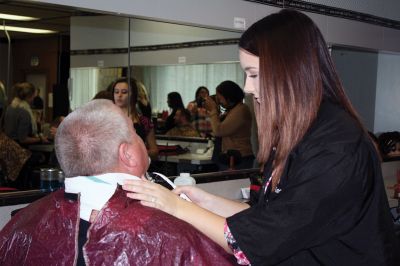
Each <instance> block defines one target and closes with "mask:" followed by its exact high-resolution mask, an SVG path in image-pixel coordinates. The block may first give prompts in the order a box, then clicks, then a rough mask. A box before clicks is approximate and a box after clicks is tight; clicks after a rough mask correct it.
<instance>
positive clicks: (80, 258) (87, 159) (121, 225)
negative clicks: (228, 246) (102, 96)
mask: <svg viewBox="0 0 400 266" xmlns="http://www.w3.org/2000/svg"><path fill="white" fill-rule="evenodd" d="M55 149H56V153H57V157H58V160H59V163H60V165H61V168H62V170H63V171H64V173H65V176H66V177H67V178H66V180H65V192H64V190H58V191H56V192H54V193H52V194H50V195H48V196H46V197H44V198H42V199H40V200H38V201H36V202H34V203H32V204H30V205H29V206H28V207H26V208H24V209H22V210H21V211H19V212H18V213H17V214H16V215H15V216H14V217H13V218H12V220H11V221H10V222H9V223H8V224H7V225H6V226H5V227H4V228H3V230H2V231H1V233H0V265H26V264H29V265H45V264H49V265H55V264H60V265H61V264H62V265H76V264H78V265H84V264H86V265H116V264H118V265H229V264H231V257H230V256H229V255H227V253H225V251H223V250H222V249H221V248H220V247H219V246H218V245H216V244H215V243H214V242H212V241H211V240H210V239H209V238H207V237H206V236H204V235H203V234H202V233H200V232H199V231H197V230H196V229H195V228H194V227H192V226H191V225H190V224H188V223H185V222H183V221H181V220H178V219H176V218H174V217H173V216H170V215H168V214H166V213H164V212H161V211H158V210H156V209H154V208H148V207H145V206H143V205H141V204H140V203H139V202H138V201H135V200H131V199H129V198H127V197H126V194H125V193H126V192H124V191H123V190H122V189H120V187H119V186H118V184H121V181H122V180H125V179H137V178H139V177H141V178H143V176H144V175H145V172H146V170H147V167H148V164H149V161H148V156H147V152H146V148H145V146H144V144H143V142H142V141H141V139H140V138H139V137H138V135H136V133H135V131H134V129H133V127H132V121H131V120H130V119H129V118H128V117H127V116H125V115H124V114H123V112H122V111H121V109H120V108H118V107H117V106H116V105H114V104H113V103H112V102H111V101H109V100H93V101H91V102H89V103H87V104H86V105H84V106H83V107H81V108H79V109H77V110H76V111H74V112H72V113H71V114H69V115H68V116H67V117H66V118H65V119H64V121H63V122H62V123H61V125H60V127H59V128H58V130H57V134H56V139H55ZM182 200H183V199H182Z"/></svg>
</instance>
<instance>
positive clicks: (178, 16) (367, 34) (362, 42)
mask: <svg viewBox="0 0 400 266" xmlns="http://www.w3.org/2000/svg"><path fill="white" fill-rule="evenodd" d="M33 2H42V3H51V4H59V5H67V6H73V7H79V8H86V9H90V10H95V11H101V12H108V13H110V14H117V15H127V16H136V17H142V18H151V19H156V20H161V21H169V22H179V23H183V24H188V25H200V26H205V27H211V28H220V29H233V28H234V27H233V20H234V17H242V18H244V19H245V20H246V26H249V25H251V24H252V23H254V22H255V21H257V20H258V19H260V18H262V17H264V16H266V15H268V14H270V13H273V12H276V11H277V10H279V9H278V8H275V7H271V6H267V5H262V4H257V3H253V2H247V1H242V0H202V1H198V0H168V1H166V0H114V1H108V0H97V1H91V0H34V1H33ZM353 2H354V1H353ZM384 3H385V6H386V7H385V8H386V10H389V9H390V7H393V8H394V9H395V10H398V5H396V4H395V2H391V1H389V0H386V2H384ZM394 13H395V12H394ZM309 15H310V17H311V18H313V19H314V21H315V22H316V24H317V25H318V26H319V27H320V29H321V31H322V32H323V34H324V36H325V38H326V40H327V41H328V42H330V43H336V44H343V45H351V46H358V47H365V48H370V49H376V50H386V51H397V52H400V30H395V29H390V28H385V27H380V26H376V25H371V24H367V23H362V22H358V21H354V20H348V19H342V18H336V17H328V16H323V15H318V14H313V13H310V14H309Z"/></svg>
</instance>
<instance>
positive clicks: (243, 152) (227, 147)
mask: <svg viewBox="0 0 400 266" xmlns="http://www.w3.org/2000/svg"><path fill="white" fill-rule="evenodd" d="M216 91H217V94H216V96H217V99H218V103H219V104H220V105H221V106H222V107H223V108H224V109H225V113H223V114H222V115H221V116H219V112H218V105H217V104H216V102H215V101H214V100H213V99H212V98H211V97H207V98H206V101H205V105H204V106H205V108H206V109H207V112H208V115H209V117H210V120H211V128H212V134H213V135H214V136H215V137H221V141H222V143H221V144H222V145H221V151H220V152H221V154H220V155H219V156H217V158H219V159H218V162H217V163H218V166H219V170H226V169H228V168H229V167H230V166H234V169H249V168H252V167H253V163H254V155H253V150H252V146H251V140H250V138H251V122H252V121H251V120H252V119H251V113H250V109H249V107H248V106H247V105H246V104H244V103H243V99H244V93H243V91H242V89H241V88H240V87H239V85H237V84H236V83H235V82H233V81H230V80H226V81H223V82H222V83H221V84H219V85H218V86H217V88H216ZM234 154H237V155H236V156H234V157H235V158H234V165H229V164H230V160H229V157H230V156H233V155H234ZM222 161H224V162H222Z"/></svg>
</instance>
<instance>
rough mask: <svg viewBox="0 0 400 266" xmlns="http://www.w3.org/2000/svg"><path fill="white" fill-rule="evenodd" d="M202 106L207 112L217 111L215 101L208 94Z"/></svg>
mask: <svg viewBox="0 0 400 266" xmlns="http://www.w3.org/2000/svg"><path fill="white" fill-rule="evenodd" d="M204 108H206V110H207V111H208V112H209V113H217V112H218V106H217V103H216V102H215V101H214V100H213V98H211V97H210V96H207V98H205V101H204Z"/></svg>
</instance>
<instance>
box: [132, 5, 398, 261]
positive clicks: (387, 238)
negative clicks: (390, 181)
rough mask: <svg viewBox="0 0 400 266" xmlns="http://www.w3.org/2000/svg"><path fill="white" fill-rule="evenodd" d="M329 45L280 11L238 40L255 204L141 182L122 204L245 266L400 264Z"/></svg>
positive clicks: (366, 145) (307, 22) (308, 25)
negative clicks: (130, 203) (248, 102)
mask: <svg viewBox="0 0 400 266" xmlns="http://www.w3.org/2000/svg"><path fill="white" fill-rule="evenodd" d="M327 47H328V46H327V44H326V42H325V41H324V38H323V36H322V34H321V32H320V30H319V29H318V27H317V26H316V25H315V24H314V22H313V21H312V20H311V19H310V18H309V17H308V16H306V15H305V14H303V13H300V12H298V11H294V10H288V9H283V10H281V11H280V12H278V13H274V14H271V15H268V16H267V17H265V18H263V19H261V20H259V21H258V22H256V23H255V24H253V25H252V26H251V27H250V28H249V29H247V30H246V31H245V32H244V34H243V35H242V37H241V38H240V41H239V48H240V49H239V57H240V63H241V65H242V68H243V70H244V71H245V73H246V82H245V88H244V89H245V92H247V93H249V94H251V95H252V96H253V104H254V110H255V115H256V121H257V126H258V139H259V153H258V161H259V162H260V163H262V164H263V165H264V167H263V168H264V169H263V171H262V178H263V182H262V187H261V188H260V189H259V192H258V193H259V194H258V201H256V202H255V203H254V204H253V205H251V206H250V205H249V204H246V203H241V202H235V201H230V200H227V199H223V198H221V197H218V196H215V195H212V194H210V193H206V192H204V191H202V190H200V189H199V188H196V187H193V186H192V187H188V186H186V187H178V188H177V189H175V190H174V191H173V192H175V193H173V192H171V191H169V190H167V189H165V188H163V187H161V186H159V185H156V184H154V183H151V182H148V181H136V182H133V181H132V182H126V185H125V186H124V188H125V189H127V190H130V191H132V192H134V193H129V194H128V197H131V198H134V199H138V200H140V201H141V203H142V204H143V205H146V206H151V207H155V208H158V209H161V210H163V211H166V212H168V213H170V214H171V215H174V216H176V217H178V218H180V219H183V220H185V221H187V222H189V223H191V224H192V225H193V226H195V227H196V228H197V229H199V230H200V231H202V232H203V233H205V234H206V235H208V236H209V237H210V238H211V239H213V240H214V241H215V242H216V243H218V244H219V245H221V246H222V247H224V248H225V250H226V251H228V252H231V253H233V254H234V255H235V257H236V259H237V260H238V263H240V264H243V265H248V264H252V265H393V266H394V265H400V263H399V255H400V252H399V250H400V249H399V246H398V243H397V242H398V240H397V238H396V235H395V230H394V224H393V221H392V218H391V216H390V212H389V204H388V200H387V195H386V193H385V188H384V185H383V180H382V172H381V165H380V161H379V157H378V155H377V151H376V149H375V147H374V145H373V144H372V142H371V139H370V138H369V136H368V134H367V131H366V130H365V128H364V126H363V125H362V123H361V121H360V119H359V117H358V115H357V114H356V112H355V111H354V108H353V107H352V105H351V103H350V101H349V99H348V98H347V96H346V94H345V92H344V89H343V87H342V85H341V82H340V80H339V78H338V75H337V72H336V70H335V67H334V65H333V62H332V59H331V57H330V53H329V50H328V48H327ZM180 193H185V194H186V195H187V196H188V197H189V198H190V199H191V201H192V202H188V201H185V200H182V199H181V198H180V197H178V196H177V194H180Z"/></svg>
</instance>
